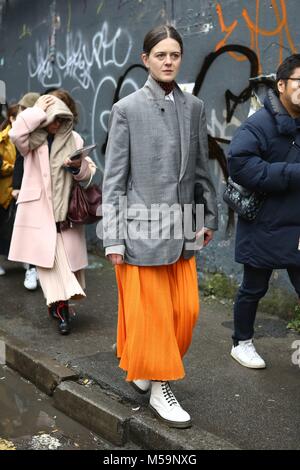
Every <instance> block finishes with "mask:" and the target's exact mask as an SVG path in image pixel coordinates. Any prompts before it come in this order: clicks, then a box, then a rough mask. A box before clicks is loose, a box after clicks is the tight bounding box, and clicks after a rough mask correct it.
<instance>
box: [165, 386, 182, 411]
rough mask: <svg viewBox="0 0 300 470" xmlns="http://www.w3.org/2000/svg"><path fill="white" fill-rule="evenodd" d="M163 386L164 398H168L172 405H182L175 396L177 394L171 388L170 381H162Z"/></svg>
mask: <svg viewBox="0 0 300 470" xmlns="http://www.w3.org/2000/svg"><path fill="white" fill-rule="evenodd" d="M161 388H162V392H163V395H164V398H165V399H166V401H167V403H168V404H169V405H170V406H174V405H178V406H180V405H179V403H178V401H177V400H176V398H175V395H174V394H173V392H172V390H171V387H170V384H169V382H162V386H161Z"/></svg>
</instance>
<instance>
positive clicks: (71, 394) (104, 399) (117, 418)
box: [54, 382, 131, 446]
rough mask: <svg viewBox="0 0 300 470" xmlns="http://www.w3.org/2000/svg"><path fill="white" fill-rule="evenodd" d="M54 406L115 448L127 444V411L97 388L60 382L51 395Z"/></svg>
mask: <svg viewBox="0 0 300 470" xmlns="http://www.w3.org/2000/svg"><path fill="white" fill-rule="evenodd" d="M54 406H55V407H56V408H58V409H59V410H60V411H62V412H63V413H65V414H66V415H68V416H70V417H71V418H73V419H75V420H76V421H79V422H80V423H81V424H83V425H84V426H86V427H88V428H90V429H91V430H92V431H94V432H96V433H98V434H100V435H101V437H103V438H104V439H106V440H107V441H109V442H112V443H113V444H115V445H117V446H123V445H124V444H126V442H127V441H128V424H129V420H130V417H131V413H130V411H129V409H127V408H126V407H125V406H123V405H121V404H120V403H119V402H118V401H116V400H113V399H111V398H109V397H108V396H107V395H105V393H103V392H102V391H101V390H100V389H99V388H98V387H97V389H95V388H94V389H89V388H87V387H84V386H82V385H79V384H77V383H75V382H73V383H72V382H64V383H62V384H60V385H59V386H58V387H57V388H56V390H55V392H54Z"/></svg>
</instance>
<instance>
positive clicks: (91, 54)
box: [27, 22, 139, 169]
mask: <svg viewBox="0 0 300 470" xmlns="http://www.w3.org/2000/svg"><path fill="white" fill-rule="evenodd" d="M131 49H132V38H131V36H130V34H129V33H128V32H127V31H126V30H123V29H121V28H118V29H117V30H116V31H115V33H114V34H113V36H112V37H110V34H109V25H108V23H107V22H105V23H104V24H103V26H102V28H101V30H100V31H98V32H96V34H94V36H93V37H92V38H91V40H90V42H89V43H87V41H85V40H84V35H83V33H82V32H81V31H77V32H76V34H73V33H72V32H69V33H67V34H66V38H65V50H64V51H63V50H60V49H59V47H58V46H57V49H56V60H55V63H54V62H52V60H51V57H49V46H48V44H47V43H46V42H44V43H41V42H40V41H37V42H36V44H35V55H33V54H31V53H30V54H28V60H27V64H28V72H29V77H30V78H31V79H37V80H38V82H39V83H40V84H41V85H42V86H43V87H44V88H49V87H62V86H63V83H64V82H65V81H66V80H71V82H70V83H71V84H75V87H73V86H72V89H73V93H74V95H76V90H78V91H81V90H84V91H87V90H90V89H91V90H92V91H93V102H92V103H91V107H90V109H92V113H91V124H90V125H89V123H88V122H87V121H88V116H86V111H85V109H84V108H85V107H86V106H81V101H80V100H77V103H78V104H79V105H80V108H82V109H81V111H82V113H81V123H82V124H83V122H82V121H84V124H85V125H88V126H89V127H90V129H91V138H92V140H93V141H96V142H97V141H99V136H101V135H102V134H104V135H106V133H107V121H108V116H109V113H110V109H111V102H110V105H107V107H106V108H104V107H103V99H102V98H103V96H111V99H112V100H114V101H115V98H114V97H115V96H116V93H117V94H119V93H120V92H121V91H122V88H123V87H125V86H126V87H127V88H128V92H132V91H135V90H136V89H138V88H139V85H138V84H137V83H136V82H135V81H134V80H133V79H131V78H130V77H127V78H126V77H125V76H124V75H123V77H124V78H123V80H122V81H121V82H120V79H119V74H120V73H119V70H120V69H122V68H123V67H124V66H125V65H126V64H127V62H128V60H129V57H130V53H131ZM108 71H109V72H108ZM99 72H100V73H99ZM100 74H101V75H100ZM99 76H100V81H99ZM104 139H105V137H104ZM96 158H97V161H98V165H99V167H100V169H101V168H102V161H101V158H100V157H99V156H98V155H97V156H96Z"/></svg>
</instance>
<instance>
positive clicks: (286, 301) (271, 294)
mask: <svg viewBox="0 0 300 470" xmlns="http://www.w3.org/2000/svg"><path fill="white" fill-rule="evenodd" d="M295 299H296V296H294V295H291V294H290V295H287V292H286V291H284V290H283V289H279V288H274V287H271V288H270V289H269V291H268V293H267V295H266V296H265V297H264V298H263V299H261V301H260V302H259V310H261V311H262V312H265V313H269V314H270V315H277V316H278V317H280V318H283V319H285V320H291V319H292V318H293V316H294V314H295V306H296V302H295Z"/></svg>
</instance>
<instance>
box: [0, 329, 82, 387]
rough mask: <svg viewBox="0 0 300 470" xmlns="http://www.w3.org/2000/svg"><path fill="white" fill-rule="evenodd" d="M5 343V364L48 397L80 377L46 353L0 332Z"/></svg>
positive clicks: (0, 336) (0, 337)
mask: <svg viewBox="0 0 300 470" xmlns="http://www.w3.org/2000/svg"><path fill="white" fill-rule="evenodd" d="M0 339H1V340H2V341H3V342H4V343H5V362H6V365H8V366H9V367H10V368H11V369H14V370H16V371H17V372H19V374H21V375H22V376H23V377H25V378H26V379H28V380H30V381H31V382H32V383H34V384H35V385H36V386H37V387H38V388H39V389H40V390H42V391H43V392H45V393H46V394H47V395H50V396H51V395H52V394H53V391H54V390H55V388H56V387H57V386H58V385H59V384H60V383H61V382H63V381H65V380H77V379H78V375H77V374H76V373H75V372H74V371H72V370H71V369H68V368H67V367H65V366H63V365H62V364H60V363H59V362H57V361H56V360H55V359H52V358H51V357H50V356H48V355H47V354H45V353H41V352H40V351H37V350H34V349H31V348H30V347H28V346H27V345H26V344H25V343H24V342H22V341H20V340H19V339H18V338H15V337H13V336H10V335H7V334H6V333H4V332H3V331H1V330H0Z"/></svg>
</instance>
